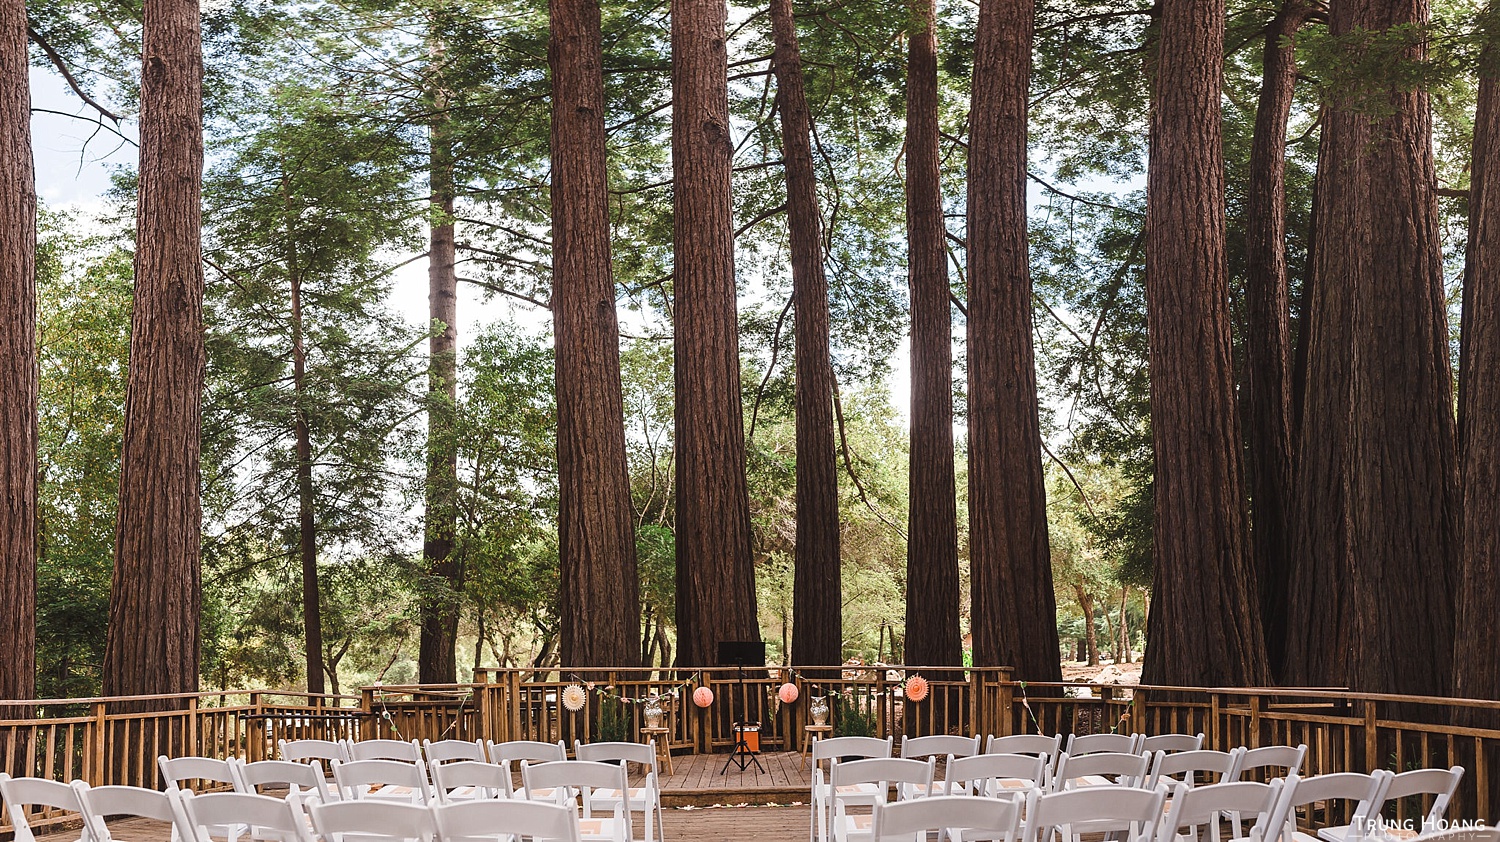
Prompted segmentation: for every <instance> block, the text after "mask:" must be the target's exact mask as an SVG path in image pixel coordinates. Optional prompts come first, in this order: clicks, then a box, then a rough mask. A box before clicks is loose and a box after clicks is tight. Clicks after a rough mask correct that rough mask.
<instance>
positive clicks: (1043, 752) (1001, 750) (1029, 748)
mask: <svg viewBox="0 0 1500 842" xmlns="http://www.w3.org/2000/svg"><path fill="white" fill-rule="evenodd" d="M1061 752H1062V734H1054V735H1052V736H1050V737H1047V736H1043V735H1042V734H1011V735H1010V736H1008V737H995V736H991V737H990V739H989V742H987V743H986V744H985V746H984V753H985V754H1035V755H1039V756H1041V757H1043V758H1046V760H1047V762H1048V763H1049V764H1050V763H1052V762H1053V761H1055V760H1057V755H1058V754H1060V753H1061Z"/></svg>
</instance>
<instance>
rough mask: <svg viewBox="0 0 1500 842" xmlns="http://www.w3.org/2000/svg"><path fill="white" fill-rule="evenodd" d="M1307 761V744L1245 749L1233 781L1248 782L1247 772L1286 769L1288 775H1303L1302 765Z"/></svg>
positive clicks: (1282, 776) (1241, 754) (1236, 767)
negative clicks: (1292, 773)
mask: <svg viewBox="0 0 1500 842" xmlns="http://www.w3.org/2000/svg"><path fill="white" fill-rule="evenodd" d="M1306 759H1307V744H1306V743H1303V744H1301V745H1297V746H1261V747H1260V748H1249V749H1245V750H1244V751H1243V752H1241V753H1240V759H1239V763H1238V764H1237V765H1236V766H1235V769H1234V773H1233V775H1232V777H1231V780H1236V781H1241V780H1246V775H1245V773H1246V772H1258V771H1259V770H1261V769H1284V770H1286V771H1287V772H1288V773H1290V772H1295V773H1297V775H1299V776H1300V775H1301V774H1302V764H1303V762H1304V761H1305V760H1306ZM1271 777H1278V778H1284V777H1286V775H1272V776H1271Z"/></svg>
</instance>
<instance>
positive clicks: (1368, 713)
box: [1364, 699, 1380, 772]
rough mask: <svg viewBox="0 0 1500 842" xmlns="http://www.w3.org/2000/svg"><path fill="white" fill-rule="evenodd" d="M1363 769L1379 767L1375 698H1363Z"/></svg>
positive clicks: (1370, 769) (1367, 770)
mask: <svg viewBox="0 0 1500 842" xmlns="http://www.w3.org/2000/svg"><path fill="white" fill-rule="evenodd" d="M1364 706H1365V771H1366V772H1373V771H1375V769H1376V768H1378V767H1379V763H1378V762H1377V757H1378V756H1379V754H1380V740H1379V736H1380V735H1379V734H1378V733H1376V728H1375V713H1376V710H1375V700H1374V699H1365V700H1364Z"/></svg>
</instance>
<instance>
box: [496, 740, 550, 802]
mask: <svg viewBox="0 0 1500 842" xmlns="http://www.w3.org/2000/svg"><path fill="white" fill-rule="evenodd" d="M485 753H486V754H488V755H489V758H490V762H491V763H499V764H500V765H501V766H504V767H505V769H506V771H507V772H510V773H512V774H514V773H515V772H518V771H519V768H518V767H517V766H515V765H513V764H518V763H521V762H531V763H552V762H555V761H558V760H567V759H568V750H567V748H565V747H564V746H563V741H562V740H558V741H557V742H555V743H543V742H538V741H536V740H511V741H509V742H504V743H497V742H495V741H494V740H486V741H485ZM511 780H512V786H511V790H510V795H511V797H512V798H514V797H516V795H517V793H519V792H520V787H517V786H515V785H514V780H515V779H514V777H512V779H511ZM550 798H551V795H550V793H549V794H548V798H547V799H544V800H550Z"/></svg>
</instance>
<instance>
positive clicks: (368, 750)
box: [345, 740, 422, 763]
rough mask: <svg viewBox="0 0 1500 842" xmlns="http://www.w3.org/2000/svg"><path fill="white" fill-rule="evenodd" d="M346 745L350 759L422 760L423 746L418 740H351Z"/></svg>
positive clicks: (408, 761) (411, 761) (419, 761)
mask: <svg viewBox="0 0 1500 842" xmlns="http://www.w3.org/2000/svg"><path fill="white" fill-rule="evenodd" d="M345 745H346V746H347V747H348V751H349V759H350V760H398V761H400V762H402V763H421V762H422V747H421V746H420V745H418V744H417V741H416V740H351V741H349V742H347V743H346V744H345Z"/></svg>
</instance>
